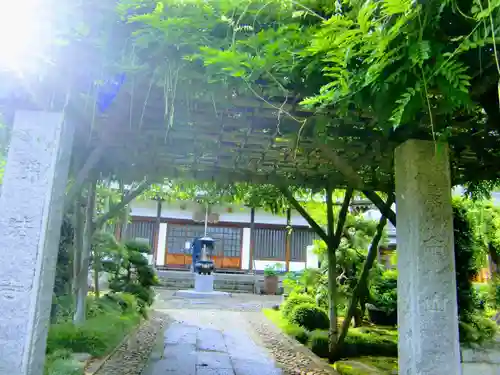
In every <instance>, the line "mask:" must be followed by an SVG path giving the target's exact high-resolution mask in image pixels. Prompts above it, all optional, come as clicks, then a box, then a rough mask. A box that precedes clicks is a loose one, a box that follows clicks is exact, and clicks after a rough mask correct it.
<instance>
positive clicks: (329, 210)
mask: <svg viewBox="0 0 500 375" xmlns="http://www.w3.org/2000/svg"><path fill="white" fill-rule="evenodd" d="M332 195H333V189H332V188H331V186H327V188H326V223H327V224H326V225H327V233H328V242H327V243H326V244H327V246H328V248H329V247H330V244H331V243H332V241H333V237H334V233H335V230H334V227H335V222H334V219H333V197H332ZM344 202H345V200H344Z"/></svg>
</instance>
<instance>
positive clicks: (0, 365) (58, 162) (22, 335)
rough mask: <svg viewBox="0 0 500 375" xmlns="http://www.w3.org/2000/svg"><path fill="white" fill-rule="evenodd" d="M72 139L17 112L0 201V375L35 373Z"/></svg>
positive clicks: (56, 126) (59, 123) (62, 128)
mask: <svg viewBox="0 0 500 375" xmlns="http://www.w3.org/2000/svg"><path fill="white" fill-rule="evenodd" d="M72 138H73V134H72V131H71V129H70V128H69V127H68V126H66V125H65V123H64V121H63V115H62V114H61V113H49V112H32V111H20V112H17V113H16V116H15V120H14V127H13V130H12V137H11V142H10V147H9V153H8V157H7V165H6V169H5V175H4V179H3V188H2V194H1V196H0V353H1V355H0V374H9V375H41V374H42V373H43V363H44V358H45V347H46V337H47V330H48V325H49V317H50V308H51V302H52V289H53V287H54V277H55V267H56V260H57V252H58V247H59V237H60V228H61V220H62V214H63V212H62V211H63V204H64V190H65V188H66V181H67V176H68V168H69V161H70V156H71V145H72Z"/></svg>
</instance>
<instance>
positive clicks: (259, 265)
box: [255, 260, 306, 271]
mask: <svg viewBox="0 0 500 375" xmlns="http://www.w3.org/2000/svg"><path fill="white" fill-rule="evenodd" d="M276 264H280V265H281V268H282V269H283V270H285V269H286V262H284V261H282V262H278V261H275V260H256V261H255V270H256V271H263V270H264V269H265V268H266V267H267V266H274V265H276ZM305 268H306V263H305V262H290V271H302V270H303V269H305Z"/></svg>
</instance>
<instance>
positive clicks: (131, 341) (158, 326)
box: [85, 311, 168, 375]
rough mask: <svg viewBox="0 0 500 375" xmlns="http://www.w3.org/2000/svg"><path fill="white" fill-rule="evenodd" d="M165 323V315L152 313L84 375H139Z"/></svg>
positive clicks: (87, 369) (91, 365) (92, 364)
mask: <svg viewBox="0 0 500 375" xmlns="http://www.w3.org/2000/svg"><path fill="white" fill-rule="evenodd" d="M167 323H168V316H167V315H165V314H162V313H159V312H156V311H153V312H152V313H151V317H150V319H148V320H143V321H142V322H141V324H139V326H138V327H137V328H136V329H135V330H133V331H132V332H131V333H129V334H128V335H127V336H126V337H125V338H124V339H123V341H122V342H121V343H120V344H119V345H118V346H117V347H116V349H115V350H114V351H113V352H112V353H110V354H109V355H108V356H107V357H106V358H105V359H102V360H99V361H96V362H93V363H91V364H90V365H89V366H88V367H87V368H86V370H85V375H139V374H140V373H141V372H142V371H143V369H144V367H145V365H146V363H147V361H148V358H149V355H150V354H151V351H152V350H153V347H154V345H155V343H156V337H157V335H158V333H161V332H162V331H163V328H164V326H165V324H167Z"/></svg>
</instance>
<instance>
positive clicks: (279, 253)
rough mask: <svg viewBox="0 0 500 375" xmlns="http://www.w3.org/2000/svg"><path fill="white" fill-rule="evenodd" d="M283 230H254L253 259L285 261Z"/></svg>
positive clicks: (284, 236) (284, 232)
mask: <svg viewBox="0 0 500 375" xmlns="http://www.w3.org/2000/svg"><path fill="white" fill-rule="evenodd" d="M285 243H286V230H285V229H264V228H258V229H255V245H254V259H256V260H266V259H272V260H285Z"/></svg>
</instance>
